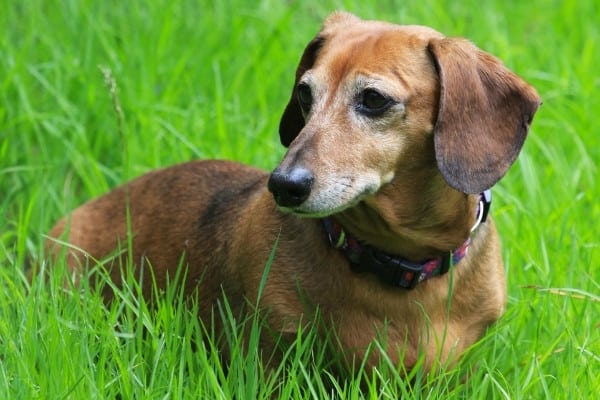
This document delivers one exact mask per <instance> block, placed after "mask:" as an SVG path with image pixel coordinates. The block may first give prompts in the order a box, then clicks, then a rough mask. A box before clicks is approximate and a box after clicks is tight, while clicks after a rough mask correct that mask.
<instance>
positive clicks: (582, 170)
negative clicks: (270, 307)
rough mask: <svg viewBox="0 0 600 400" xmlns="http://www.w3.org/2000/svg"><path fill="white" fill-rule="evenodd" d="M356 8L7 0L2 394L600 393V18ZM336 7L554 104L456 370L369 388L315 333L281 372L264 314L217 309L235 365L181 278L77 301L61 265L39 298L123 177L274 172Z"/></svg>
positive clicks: (506, 184)
mask: <svg viewBox="0 0 600 400" xmlns="http://www.w3.org/2000/svg"><path fill="white" fill-rule="evenodd" d="M212 3H215V4H212ZM365 3H366V2H364V1H350V0H348V1H329V0H324V1H319V2H308V1H307V2H280V1H274V0H273V1H262V2H256V3H254V4H252V5H250V4H251V3H248V2H243V1H240V0H227V1H220V2H208V1H200V2H194V1H180V2H178V1H162V0H155V1H150V2H113V1H92V0H89V1H77V0H71V1H69V0H65V1H62V2H52V1H40V0H26V1H21V2H17V1H10V0H9V1H5V2H2V4H1V5H0V27H1V28H0V29H1V30H0V282H1V283H0V284H1V289H0V398H11V399H31V398H43V399H60V398H71V399H79V398H173V399H176V398H233V397H235V398H239V399H242V398H243V399H246V398H248V399H250V398H269V396H271V394H272V392H273V391H275V390H279V391H280V392H281V393H282V398H327V397H331V396H332V395H334V397H339V398H351V399H358V398H370V399H379V398H382V399H383V398H398V397H399V396H401V395H402V396H405V397H419V398H447V397H450V398H469V399H471V398H480V399H496V398H511V399H513V398H531V399H539V398H553V399H556V398H565V399H579V398H581V399H586V398H593V397H595V396H597V393H600V250H599V245H600V238H599V237H600V236H599V232H600V230H599V229H598V227H597V226H598V221H599V220H600V202H599V201H598V199H599V198H600V188H599V186H598V182H599V181H600V178H599V176H598V164H599V161H600V146H599V145H598V136H599V134H600V122H599V121H600V119H599V118H598V115H597V114H598V110H600V100H599V99H600V96H598V92H599V91H600V75H599V74H598V68H599V67H598V66H599V65H600V6H599V5H598V4H597V2H596V1H594V0H583V1H578V2H563V1H542V0H531V1H528V2H522V1H514V2H512V1H509V2H507V1H499V0H495V1H489V2H480V1H475V0H467V1H462V2H443V1H431V2H428V1H419V2H416V1H415V2H398V4H396V2H393V1H386V2H377V5H376V6H374V5H371V6H369V5H366V4H365ZM446 3H448V4H446ZM373 4H375V3H373ZM333 9H346V10H349V11H353V12H355V13H357V14H359V15H360V16H362V17H364V18H377V19H385V20H390V21H394V22H398V23H418V24H426V25H430V26H433V27H435V28H437V29H438V30H440V31H442V32H444V33H446V34H448V35H453V36H464V37H468V38H470V39H471V40H473V41H474V42H475V43H476V44H478V45H479V46H480V47H482V48H484V49H485V50H487V51H490V52H491V53H494V54H496V55H497V56H499V57H500V58H502V59H503V60H504V61H505V62H506V64H507V65H508V66H509V67H510V68H512V69H513V70H515V71H516V72H518V73H519V74H520V75H522V76H524V77H525V78H526V79H527V80H528V81H529V82H531V83H532V84H533V85H534V86H536V87H537V88H538V90H539V92H540V94H541V96H542V97H543V99H544V104H543V106H542V107H541V109H540V111H539V112H538V114H537V116H536V118H535V121H534V124H533V129H532V130H531V132H530V137H529V139H528V141H527V143H526V145H525V148H524V150H523V152H522V154H521V156H520V158H519V160H518V161H517V163H516V164H515V166H514V167H513V168H512V169H511V171H510V172H509V174H508V175H507V176H506V178H505V179H504V180H503V181H502V182H501V183H500V184H499V185H497V186H496V188H495V192H494V193H495V198H494V205H493V208H492V213H493V215H494V218H495V220H496V222H497V224H498V228H499V230H500V233H501V235H502V240H503V245H504V247H503V255H504V259H505V263H506V270H507V278H508V290H509V303H508V310H507V313H506V316H505V317H504V318H502V319H501V320H500V322H499V323H498V324H497V325H495V326H494V327H493V329H492V330H491V331H490V332H489V333H488V335H487V336H486V337H485V338H484V340H483V341H481V342H480V343H478V344H477V345H476V346H475V347H474V348H473V349H472V351H470V352H469V354H468V355H467V357H466V358H465V360H464V361H463V362H462V363H461V364H460V365H459V366H457V367H456V368H454V369H452V370H449V371H446V372H445V373H443V374H442V375H441V376H439V377H438V378H436V379H434V380H432V381H429V382H425V381H423V380H421V379H419V377H417V378H416V382H417V383H416V386H414V387H410V386H408V385H407V384H405V383H404V382H403V381H402V380H401V379H400V378H399V377H398V376H397V374H396V373H395V371H394V369H393V368H390V366H389V365H386V363H385V362H384V363H383V364H382V366H381V368H379V369H378V370H377V371H376V372H375V373H374V374H373V375H369V376H362V379H363V386H362V388H361V387H360V386H359V385H360V382H359V380H358V379H355V380H336V379H335V378H333V377H332V376H331V375H329V374H328V373H326V372H323V371H322V369H323V368H322V367H323V366H324V365H325V364H326V363H327V362H328V361H329V360H327V359H326V356H325V355H324V354H325V353H324V352H323V348H322V346H321V345H320V344H319V343H318V342H316V341H315V340H314V332H310V331H309V332H305V333H304V335H301V336H300V337H299V338H298V339H297V341H296V342H295V343H294V346H292V348H291V349H290V350H289V352H288V353H286V357H287V358H288V363H287V364H286V368H283V367H281V368H280V369H278V370H277V373H276V376H275V377H270V378H269V377H266V376H265V374H264V371H263V369H262V368H261V366H260V363H259V362H258V358H259V354H258V353H257V348H256V343H255V340H256V334H257V333H258V330H259V329H260V322H259V321H257V320H256V319H253V318H250V319H249V320H248V321H246V322H245V323H244V322H243V321H235V320H233V318H232V316H231V315H228V312H227V307H226V304H224V305H222V307H221V311H222V314H223V315H224V316H226V317H227V318H226V319H227V320H228V321H230V322H231V324H230V326H229V328H228V329H226V331H227V334H226V335H225V337H224V338H221V340H229V341H230V342H231V345H232V347H233V348H234V350H235V351H234V352H233V357H232V362H231V366H230V368H229V369H225V368H223V366H222V365H221V363H220V361H219V360H218V358H217V357H216V356H215V353H216V352H214V351H213V352H211V351H208V350H210V347H211V346H212V345H214V343H213V342H214V341H216V340H217V339H218V338H217V336H220V334H222V333H218V332H212V331H211V329H210V326H202V325H201V324H200V323H199V321H198V320H197V319H196V318H195V317H194V316H195V314H194V307H196V305H194V304H184V302H183V301H181V296H180V293H179V292H178V291H177V290H176V287H172V288H171V289H169V290H168V291H167V293H164V294H163V295H162V296H161V299H160V300H158V301H157V303H156V310H153V311H150V310H149V306H148V305H147V304H146V303H145V302H144V301H143V300H142V299H140V297H139V295H138V291H137V289H136V287H135V285H134V284H131V285H130V286H129V287H127V288H126V289H124V290H122V291H119V301H118V302H115V303H113V304H111V305H108V306H105V305H103V304H102V302H101V300H100V298H99V296H98V294H97V293H96V292H94V291H93V290H90V289H89V288H88V287H87V286H86V285H85V284H84V285H83V286H82V287H81V288H79V289H77V290H73V289H64V288H63V286H62V283H63V282H64V279H63V278H64V274H61V272H60V271H61V265H58V266H52V268H56V269H57V272H56V273H55V276H54V279H51V280H50V281H48V282H37V281H36V283H35V284H34V285H33V287H31V288H29V289H28V284H27V283H26V281H25V279H24V276H23V272H22V271H23V268H24V265H25V263H26V260H27V259H28V258H29V257H32V258H33V259H35V260H37V261H38V262H39V263H40V264H41V265H43V266H44V267H45V268H50V267H51V266H49V265H47V264H45V263H44V262H43V253H42V241H43V235H44V233H45V232H47V231H48V229H49V228H50V227H51V226H52V224H53V223H54V221H56V220H57V219H58V218H59V217H60V216H61V215H63V214H64V213H65V212H67V211H68V210H70V209H72V208H73V207H74V206H76V205H78V204H80V203H82V202H83V201H85V200H87V199H89V198H91V197H94V196H97V195H100V194H102V193H104V192H106V191H108V190H109V189H110V188H112V187H114V186H116V185H117V184H119V183H121V182H124V181H126V180H128V179H130V178H132V177H134V176H137V175H139V174H142V173H144V172H146V171H149V170H150V169H152V168H156V167H160V166H166V165H170V164H174V163H177V162H182V161H185V160H190V159H197V158H227V159H235V160H239V161H242V162H245V163H249V164H252V165H256V166H259V167H263V168H265V169H271V168H273V167H274V166H275V165H276V163H277V161H278V160H279V158H280V157H281V156H282V154H283V151H284V150H283V148H281V146H280V145H279V139H278V137H277V124H278V121H279V116H280V113H281V112H282V110H283V107H284V105H285V104H286V101H287V98H288V96H289V90H290V89H291V86H292V77H293V74H294V70H295V66H296V63H297V61H298V59H299V57H300V54H301V51H302V50H303V48H304V45H305V44H306V43H307V42H308V40H310V39H311V38H312V36H313V35H314V34H315V33H316V31H317V29H318V27H319V25H320V23H321V20H322V18H323V17H324V16H325V15H327V14H328V13H329V12H330V11H332V10H333ZM107 82H108V83H107ZM111 83H112V84H113V90H112V91H111ZM114 85H116V88H115V87H114ZM118 110H121V111H118ZM248 326H249V327H250V331H251V332H253V335H254V336H251V340H249V341H248V343H245V345H247V346H248V350H249V351H247V352H242V351H240V349H241V345H242V342H241V341H240V335H239V332H241V330H242V329H244V327H248ZM206 337H208V338H212V339H213V340H209V341H208V342H206V341H203V340H202V338H206ZM466 372H470V379H469V380H468V381H467V382H462V381H461V380H460V377H461V376H463V375H464V374H465V373H466ZM356 375H357V376H360V375H361V372H360V371H357V373H356ZM364 382H367V383H366V384H364ZM119 396H121V397H119Z"/></svg>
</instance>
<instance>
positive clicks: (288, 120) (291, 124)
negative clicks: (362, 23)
mask: <svg viewBox="0 0 600 400" xmlns="http://www.w3.org/2000/svg"><path fill="white" fill-rule="evenodd" d="M324 41H325V38H324V37H323V36H322V35H321V34H319V35H317V36H316V37H315V38H314V39H313V40H311V41H310V43H308V46H306V49H304V53H302V58H300V64H298V68H297V69H296V79H295V80H294V88H293V89H292V96H291V98H290V101H289V103H288V105H287V106H286V107H285V110H284V111H283V115H282V116H281V121H280V122H279V138H280V139H281V144H283V145H284V146H285V147H288V146H289V145H290V143H292V141H293V140H294V139H295V138H296V136H298V134H299V133H300V131H301V130H302V128H304V115H302V109H301V108H300V103H298V97H297V93H296V87H297V85H298V80H299V79H300V78H301V77H302V75H304V73H305V72H306V71H308V70H309V69H311V68H312V66H313V64H314V63H315V60H316V59H317V55H318V53H319V50H320V49H321V47H322V46H323V42H324Z"/></svg>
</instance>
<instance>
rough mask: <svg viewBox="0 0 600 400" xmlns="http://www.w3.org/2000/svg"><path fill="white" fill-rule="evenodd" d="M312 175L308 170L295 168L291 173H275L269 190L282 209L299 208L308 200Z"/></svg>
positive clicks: (270, 179) (276, 171)
mask: <svg viewBox="0 0 600 400" xmlns="http://www.w3.org/2000/svg"><path fill="white" fill-rule="evenodd" d="M313 181H314V178H313V175H312V173H311V172H310V171H309V170H307V169H306V168H294V169H292V170H291V171H290V172H289V173H282V172H279V171H278V170H275V171H273V173H272V174H271V176H270V177H269V183H268V188H269V191H270V192H271V193H273V197H274V198H275V201H276V202H277V204H278V205H280V206H281V207H295V206H299V205H300V204H302V203H303V202H304V200H306V199H307V198H308V196H309V195H310V190H311V188H312V183H313Z"/></svg>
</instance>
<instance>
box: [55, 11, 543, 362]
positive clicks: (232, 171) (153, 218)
mask: <svg viewBox="0 0 600 400" xmlns="http://www.w3.org/2000/svg"><path fill="white" fill-rule="evenodd" d="M299 82H302V83H304V84H306V85H308V86H309V87H310V88H311V90H312V98H313V102H312V105H311V108H310V110H308V111H307V110H305V111H304V112H303V111H302V107H301V106H300V105H299V104H298V100H297V96H298V93H297V90H296V88H297V84H298V83H299ZM366 89H375V90H377V91H378V92H381V93H384V94H385V95H386V96H389V97H390V98H393V99H394V101H395V103H394V104H393V105H392V106H390V108H389V109H388V110H387V111H386V112H385V113H384V114H383V115H381V116H378V117H372V116H368V115H366V114H365V113H364V112H360V110H359V109H358V108H359V106H360V104H358V103H357V102H359V100H357V99H358V98H360V96H362V95H363V94H364V91H365V90H366ZM539 104H540V100H539V98H538V96H537V93H536V92H535V90H534V89H533V88H532V87H531V86H529V85H528V84H527V83H525V82H524V81H523V80H522V79H520V78H519V77H517V76H516V75H515V74H513V73H512V72H510V71H509V70H508V69H506V68H505V67H504V66H503V65H502V64H501V63H500V62H499V61H498V60H497V59H495V58H493V57H492V56H490V55H488V54H486V53H484V52H482V51H481V50H479V49H477V48H476V47H475V46H474V45H473V44H471V43H469V42H467V41H465V40H463V39H452V38H445V37H444V36H442V35H441V34H440V33H438V32H435V31H433V30H432V29H430V28H425V27H418V26H397V25H392V24H387V23H382V22H375V21H362V20H359V19H358V18H356V17H354V16H352V15H349V14H345V13H335V14H333V15H332V16H330V17H329V18H328V19H327V21H326V22H325V24H324V26H323V29H322V30H321V32H320V33H319V34H318V35H317V37H316V38H315V39H314V40H313V41H312V42H311V43H310V44H309V46H308V47H307V49H306V50H305V53H304V55H303V56H302V59H301V62H300V65H299V67H298V71H297V74H296V82H295V84H294V90H293V91H292V98H291V100H290V103H289V104H288V106H287V107H286V109H285V111H284V113H283V117H282V120H281V125H280V134H281V141H282V143H283V144H284V145H285V146H289V149H288V152H287V154H286V155H285V157H284V158H283V160H282V161H281V163H280V164H279V166H278V167H277V168H276V170H275V172H274V174H275V173H277V174H280V175H281V176H284V177H286V179H288V178H289V176H291V175H293V173H294V172H295V171H298V170H299V169H302V170H308V171H309V172H310V175H311V179H312V180H311V185H310V194H309V195H308V197H307V199H306V200H305V201H303V202H301V204H294V205H291V206H290V205H285V204H283V205H281V206H280V207H278V205H277V204H276V202H275V201H274V198H273V195H272V194H271V193H269V191H268V190H267V183H268V180H269V175H268V174H267V173H265V172H263V171H260V170H257V169H254V168H251V167H248V166H243V165H240V164H236V163H232V162H225V161H196V162H189V163H185V164H181V165H178V166H174V167H170V168H166V169H162V170H158V171H154V172H151V173H149V174H146V175H144V176H142V177H140V178H137V179H135V180H133V181H132V182H130V183H128V184H126V185H124V186H121V187H120V188H117V189H115V190H114V191H112V192H110V193H108V194H107V195H105V196H103V197H100V198H98V199H96V200H93V201H90V202H88V203H86V204H84V205H82V206H81V207H79V208H77V209H76V210H74V211H73V212H72V213H71V214H70V215H68V216H67V217H65V218H64V219H62V220H61V221H60V222H58V224H57V225H56V226H55V227H54V228H53V229H52V230H51V232H50V234H49V236H50V237H51V238H65V237H64V236H66V239H67V241H68V243H70V245H71V246H73V247H70V249H71V250H69V256H68V257H69V266H70V267H71V268H72V270H73V272H74V273H76V274H77V275H79V273H80V272H81V271H82V267H81V265H85V264H86V259H88V258H87V257H91V258H93V259H103V258H105V257H107V256H108V255H110V254H111V253H112V252H114V250H115V249H116V248H118V247H119V243H125V242H126V241H127V237H128V236H127V231H128V228H127V217H126V208H127V207H128V208H129V212H130V215H131V217H130V218H131V232H132V235H131V237H132V246H133V247H132V248H133V255H132V261H133V263H134V264H135V265H136V266H137V268H138V269H139V268H140V265H142V264H144V265H147V266H149V265H151V267H152V269H153V275H154V276H155V279H156V282H157V284H158V285H159V286H160V287H163V286H164V285H165V284H166V279H167V276H169V275H170V276H174V275H175V270H176V268H177V266H178V265H180V261H181V260H182V257H183V260H184V265H185V266H186V267H187V272H188V275H187V280H186V281H185V283H184V284H185V290H186V293H190V294H191V293H199V296H200V298H199V299H198V300H199V303H200V305H201V309H200V315H199V318H201V319H203V320H204V321H206V322H208V321H210V316H211V310H212V307H213V306H214V304H216V302H217V301H218V299H219V298H220V296H221V294H222V292H224V293H225V294H226V295H227V297H228V299H229V301H230V303H231V304H232V307H233V309H234V312H243V309H244V304H245V301H246V299H249V300H253V299H256V297H257V295H258V287H259V284H260V280H261V277H262V275H263V271H264V267H265V264H266V262H267V259H268V258H269V254H270V252H271V250H272V248H273V245H274V243H275V242H276V240H278V247H277V249H276V255H275V259H274V261H273V264H272V266H271V269H270V274H269V276H268V280H267V282H266V286H265V288H264V293H263V297H262V299H261V308H262V309H264V310H268V313H266V314H265V315H266V316H267V319H268V322H269V324H270V326H271V327H272V328H273V329H274V330H275V331H279V332H283V333H289V334H294V333H295V332H296V330H297V328H298V323H299V322H300V320H301V319H302V316H303V315H306V314H311V313H313V312H314V309H315V308H316V307H317V306H318V308H319V311H320V313H321V316H322V317H323V318H324V321H328V322H331V327H332V329H334V331H335V333H336V334H337V336H338V338H339V342H340V345H341V350H342V351H343V355H344V356H345V360H346V361H348V362H351V361H352V360H355V359H358V360H360V359H362V358H363V357H364V356H365V350H366V348H367V346H368V344H369V343H370V342H371V341H372V340H373V339H374V338H375V337H377V336H378V334H383V333H384V331H385V336H386V338H387V353H388V356H389V357H390V358H391V359H392V360H393V361H394V362H395V363H403V364H404V365H405V366H406V367H407V368H408V369H410V368H411V367H412V366H413V365H415V363H416V361H417V359H418V357H419V355H420V354H422V355H423V356H424V360H425V362H424V365H423V368H424V369H425V370H428V369H430V368H431V367H432V365H434V363H435V362H436V361H439V362H442V363H444V362H446V361H453V360H455V359H456V358H457V356H459V355H460V354H461V353H462V352H463V351H464V350H465V349H466V348H468V347H469V346H470V345H471V344H473V343H474V342H475V341H476V340H477V339H478V338H480V337H481V335H482V334H483V333H484V331H485V329H486V328H487V327H488V326H489V325H490V324H491V323H493V322H494V321H495V320H496V319H497V318H498V317H499V316H500V315H501V314H502V313H503V311H504V304H505V299H506V294H505V280H504V271H503V265H502V260H501V254H500V243H499V239H498V235H497V233H496V229H495V227H494V224H493V222H492V220H491V219H488V220H487V222H485V223H483V224H481V225H480V226H479V227H478V228H477V229H476V231H475V232H474V233H473V235H472V243H471V246H470V247H469V252H468V255H467V256H466V257H465V258H464V259H463V260H462V261H460V263H459V264H458V265H457V266H456V267H455V268H453V269H452V271H451V273H448V274H446V275H443V276H439V277H434V278H431V279H429V280H426V281H424V282H422V283H420V284H419V285H417V286H416V288H414V289H412V290H403V289H399V288H396V287H392V286H390V285H387V284H386V283H384V282H381V281H380V280H379V279H378V278H377V277H375V276H374V275H371V274H369V273H355V272H353V271H352V270H351V268H350V266H349V263H348V261H347V259H346V257H345V255H344V254H342V253H341V252H340V251H339V250H337V249H334V248H332V247H331V246H330V244H329V243H328V241H327V237H326V234H325V232H324V230H323V227H322V224H321V221H320V219H319V218H320V217H322V216H328V215H332V216H333V218H334V219H335V220H336V221H338V222H339V223H340V224H341V225H342V226H343V227H344V228H345V230H346V231H347V232H348V233H349V234H351V235H353V236H355V237H356V238H358V239H360V240H362V241H364V242H365V243H368V244H369V245H372V246H374V247H377V248H379V249H381V250H383V251H386V252H390V253H392V254H398V255H402V256H403V257H405V258H407V259H409V260H412V261H415V262H420V261H423V260H427V259H429V258H433V257H439V256H442V255H444V254H447V253H448V252H450V251H452V250H453V249H455V248H457V247H459V246H460V245H461V244H462V243H464V242H465V240H466V239H467V238H468V237H469V236H470V235H471V232H470V229H471V227H472V226H473V224H474V222H475V219H476V213H477V202H478V193H479V192H480V191H483V190H484V189H487V188H489V187H491V186H492V185H493V184H494V183H496V182H497V181H498V180H499V179H500V178H501V177H502V176H503V175H504V174H505V173H506V171H507V169H508V168H509V166H510V165H511V164H512V162H513V161H514V159H515V158H516V156H517V154H518V152H519V150H520V149H521V146H522V144H523V141H524V139H525V136H526V134H527V130H528V128H529V124H530V122H531V120H532V118H533V115H534V113H535V111H536V109H537V107H538V106H539ZM289 179H291V178H289ZM48 247H49V248H50V251H51V252H52V254H54V255H55V256H57V254H59V253H60V252H61V251H62V250H61V249H62V246H61V245H60V244H59V242H56V241H54V240H49V242H48ZM76 249H79V250H76ZM121 257H125V256H124V255H121ZM111 278H112V279H113V280H114V281H115V282H117V283H119V282H120V281H121V279H122V278H121V271H120V269H119V268H112V272H111ZM450 279H452V293H449V292H450V290H449V287H450ZM148 281H149V280H146V281H145V282H146V283H147V282H148ZM195 289H198V291H197V292H195ZM144 290H145V293H146V294H149V292H150V286H148V285H146V286H145V287H144ZM107 295H109V294H108V293H107ZM450 298H451V299H450ZM449 302H450V304H451V306H450V309H449V311H448V307H447V305H448V304H449ZM308 319H309V320H310V318H308ZM305 320H306V318H305ZM263 346H264V350H265V354H269V353H270V352H271V350H273V347H274V343H273V341H271V340H270V339H269V338H265V339H264V341H263ZM378 359H379V355H378V354H377V353H374V354H372V355H371V356H370V357H369V359H368V360H367V361H368V364H369V365H370V366H373V365H375V364H376V363H377V362H378Z"/></svg>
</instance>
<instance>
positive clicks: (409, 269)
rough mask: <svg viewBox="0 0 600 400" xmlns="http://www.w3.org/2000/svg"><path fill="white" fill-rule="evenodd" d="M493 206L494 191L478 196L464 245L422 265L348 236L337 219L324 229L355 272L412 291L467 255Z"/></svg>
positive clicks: (332, 220) (422, 261)
mask: <svg viewBox="0 0 600 400" xmlns="http://www.w3.org/2000/svg"><path fill="white" fill-rule="evenodd" d="M490 205H491V192H490V191H489V190H488V191H485V192H484V193H481V194H480V195H479V197H478V204H477V209H476V213H475V219H474V223H473V225H472V227H471V228H470V231H469V236H467V238H466V240H465V241H464V242H463V243H462V245H461V246H460V247H457V248H453V249H452V250H447V251H445V252H443V253H442V255H441V256H436V257H430V258H427V259H422V260H421V261H420V262H414V261H411V260H408V259H406V258H404V257H402V256H399V255H396V254H389V253H386V252H383V251H381V250H380V249H377V248H375V247H374V246H372V245H369V244H366V243H364V241H363V242H361V241H360V240H358V239H357V238H355V237H352V236H349V235H347V234H346V232H345V230H344V228H343V227H342V226H341V225H340V224H339V223H338V222H337V221H336V220H334V219H333V218H325V219H323V226H324V228H325V230H326V232H327V235H328V237H329V241H330V244H331V246H332V247H333V248H336V249H341V250H342V251H343V252H344V254H345V255H346V257H347V258H348V260H349V262H350V264H351V266H352V269H353V270H354V271H356V272H369V273H373V274H375V275H376V276H378V277H379V278H380V279H381V281H382V282H384V283H386V284H389V285H391V286H396V287H400V288H404V289H412V288H414V287H415V286H416V285H417V284H418V283H419V282H421V281H423V280H427V279H429V278H432V277H434V276H439V275H443V274H445V273H446V272H448V271H449V269H450V268H451V267H452V266H453V265H455V264H457V263H459V262H460V261H461V260H462V259H463V258H464V257H465V256H466V254H467V251H468V248H469V245H470V243H471V237H470V233H472V232H474V231H475V230H476V229H477V228H478V227H479V225H480V224H481V223H483V222H485V221H486V218H487V214H488V211H489V207H490Z"/></svg>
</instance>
